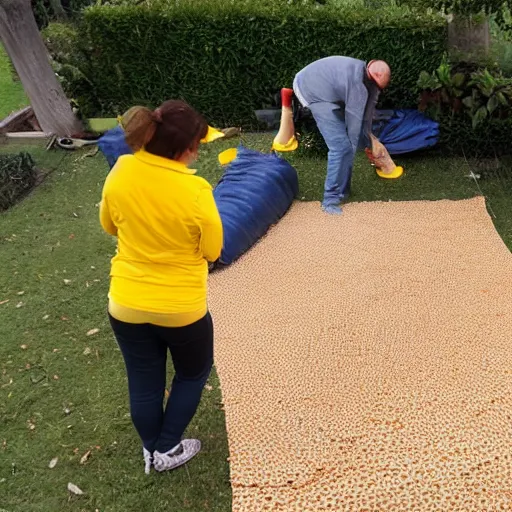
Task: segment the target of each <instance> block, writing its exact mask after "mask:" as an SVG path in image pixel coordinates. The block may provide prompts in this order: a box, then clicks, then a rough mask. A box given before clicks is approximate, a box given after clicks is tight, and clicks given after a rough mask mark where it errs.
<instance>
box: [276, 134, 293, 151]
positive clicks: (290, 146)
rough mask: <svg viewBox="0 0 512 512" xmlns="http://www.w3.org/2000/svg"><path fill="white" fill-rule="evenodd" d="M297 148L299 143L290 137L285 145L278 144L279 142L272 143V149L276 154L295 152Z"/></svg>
mask: <svg viewBox="0 0 512 512" xmlns="http://www.w3.org/2000/svg"><path fill="white" fill-rule="evenodd" d="M298 147H299V142H298V141H297V139H296V138H295V137H292V138H291V139H290V140H289V141H288V142H287V143H286V144H279V142H276V141H275V140H274V142H273V143H272V149H273V150H274V151H278V152H286V151H295V150H296V149H297V148H298Z"/></svg>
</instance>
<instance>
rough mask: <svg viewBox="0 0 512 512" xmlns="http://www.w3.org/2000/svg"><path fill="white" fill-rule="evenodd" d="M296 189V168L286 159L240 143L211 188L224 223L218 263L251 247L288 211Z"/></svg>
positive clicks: (225, 262)
mask: <svg viewBox="0 0 512 512" xmlns="http://www.w3.org/2000/svg"><path fill="white" fill-rule="evenodd" d="M298 192H299V179H298V176H297V171H296V170H295V169H294V168H293V167H292V166H291V165H290V164H289V163H288V162H287V161H286V160H284V159H282V158H280V157H278V156H277V155H275V154H264V153H260V152H259V151H253V150H250V149H247V148H245V147H243V146H240V147H239V148H238V152H237V157H236V159H235V160H233V162H231V163H230V164H229V166H228V167H227V169H226V171H225V172H224V174H223V175H222V178H221V180H220V181H219V183H218V184H217V186H216V187H215V190H214V191H213V195H214V196H215V202H216V204H217V208H218V209H219V214H220V217H221V219H222V225H223V227H224V248H223V249H222V254H221V257H220V259H219V261H218V264H220V265H230V264H231V263H233V261H235V260H236V259H237V258H239V257H240V256H241V255H242V254H244V253H245V252H246V251H247V250H248V249H250V248H251V247H252V245H254V243H256V242H257V241H258V240H259V239H260V238H261V237H262V236H263V235H264V234H265V233H266V232H267V231H268V229H269V228H270V227H271V226H272V225H273V224H276V223H277V222H278V221H279V219H280V218H281V217H282V216H283V215H284V214H285V213H286V212H287V210H288V208H289V207H290V205H291V204H292V202H293V200H294V198H295V197H296V195H297V194H298Z"/></svg>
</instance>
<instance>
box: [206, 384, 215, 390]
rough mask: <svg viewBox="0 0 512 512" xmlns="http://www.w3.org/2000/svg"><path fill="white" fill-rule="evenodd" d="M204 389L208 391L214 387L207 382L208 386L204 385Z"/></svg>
mask: <svg viewBox="0 0 512 512" xmlns="http://www.w3.org/2000/svg"><path fill="white" fill-rule="evenodd" d="M204 389H206V391H211V390H212V389H213V387H212V386H210V384H206V386H205V387H204Z"/></svg>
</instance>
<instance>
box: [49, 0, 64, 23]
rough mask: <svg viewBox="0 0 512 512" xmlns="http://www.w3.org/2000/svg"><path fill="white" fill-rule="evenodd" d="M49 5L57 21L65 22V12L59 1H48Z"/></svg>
mask: <svg viewBox="0 0 512 512" xmlns="http://www.w3.org/2000/svg"><path fill="white" fill-rule="evenodd" d="M50 5H51V6H52V11H53V14H55V17H56V18H57V19H59V20H65V19H66V18H67V14H66V11H65V10H64V7H63V6H62V3H61V1H60V0H50Z"/></svg>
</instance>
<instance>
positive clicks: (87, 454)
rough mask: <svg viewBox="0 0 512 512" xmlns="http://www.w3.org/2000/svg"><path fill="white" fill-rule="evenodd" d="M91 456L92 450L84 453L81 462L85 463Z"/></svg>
mask: <svg viewBox="0 0 512 512" xmlns="http://www.w3.org/2000/svg"><path fill="white" fill-rule="evenodd" d="M90 456H91V450H89V451H87V452H85V453H84V454H83V455H82V458H81V459H80V464H85V463H86V462H87V460H88V459H89V457H90Z"/></svg>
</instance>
